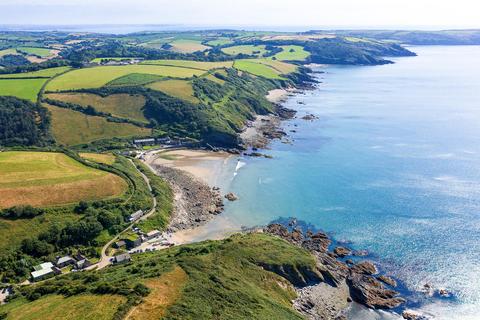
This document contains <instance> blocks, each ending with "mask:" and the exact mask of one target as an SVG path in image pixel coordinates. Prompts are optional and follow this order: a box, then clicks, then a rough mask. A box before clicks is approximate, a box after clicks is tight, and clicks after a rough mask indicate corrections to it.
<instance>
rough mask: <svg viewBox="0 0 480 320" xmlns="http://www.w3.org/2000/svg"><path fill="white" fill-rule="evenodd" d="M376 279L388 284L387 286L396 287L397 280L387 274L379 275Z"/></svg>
mask: <svg viewBox="0 0 480 320" xmlns="http://www.w3.org/2000/svg"><path fill="white" fill-rule="evenodd" d="M377 279H378V280H380V281H382V282H383V283H386V284H388V285H389V286H392V287H396V286H397V281H395V280H394V279H392V278H390V277H387V276H379V277H377Z"/></svg>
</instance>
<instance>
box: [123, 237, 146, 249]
mask: <svg viewBox="0 0 480 320" xmlns="http://www.w3.org/2000/svg"><path fill="white" fill-rule="evenodd" d="M122 240H123V241H124V242H125V245H126V246H127V249H132V248H136V247H138V246H139V245H141V244H142V239H141V238H140V237H139V236H138V235H130V236H129V237H127V238H125V239H122Z"/></svg>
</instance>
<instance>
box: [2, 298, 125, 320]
mask: <svg viewBox="0 0 480 320" xmlns="http://www.w3.org/2000/svg"><path fill="white" fill-rule="evenodd" d="M126 300H127V299H126V298H125V297H123V296H119V295H93V294H82V295H77V296H72V297H67V298H66V297H64V296H62V295H48V296H44V297H42V298H40V299H38V300H35V301H33V302H29V303H27V302H28V301H26V300H25V299H20V300H16V301H14V302H13V303H9V304H6V305H4V306H0V314H1V313H2V312H8V316H7V318H6V320H35V319H43V320H58V319H71V320H82V319H95V320H111V319H113V317H114V314H115V312H116V311H117V308H118V306H119V305H121V304H123V303H125V302H126Z"/></svg>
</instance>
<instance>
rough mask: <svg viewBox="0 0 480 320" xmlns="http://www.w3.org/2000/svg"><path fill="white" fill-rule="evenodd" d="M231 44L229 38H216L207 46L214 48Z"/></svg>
mask: <svg viewBox="0 0 480 320" xmlns="http://www.w3.org/2000/svg"><path fill="white" fill-rule="evenodd" d="M230 43H233V40H230V39H229V38H218V39H215V40H210V41H208V42H207V44H208V45H209V46H212V47H215V46H224V45H226V44H230Z"/></svg>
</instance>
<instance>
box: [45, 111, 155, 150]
mask: <svg viewBox="0 0 480 320" xmlns="http://www.w3.org/2000/svg"><path fill="white" fill-rule="evenodd" d="M46 107H47V108H48V110H49V111H50V112H51V114H52V132H53V135H54V137H55V139H56V140H57V142H59V143H61V144H64V145H76V144H82V143H89V142H92V141H96V140H101V139H112V138H117V137H118V138H125V137H135V136H148V135H150V134H151V130H150V129H147V128H140V127H137V126H135V125H132V124H129V123H115V122H108V121H107V119H105V118H102V117H96V116H88V115H85V114H83V113H80V112H77V111H73V110H70V109H64V108H59V107H55V106H51V105H46Z"/></svg>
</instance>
